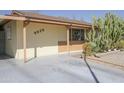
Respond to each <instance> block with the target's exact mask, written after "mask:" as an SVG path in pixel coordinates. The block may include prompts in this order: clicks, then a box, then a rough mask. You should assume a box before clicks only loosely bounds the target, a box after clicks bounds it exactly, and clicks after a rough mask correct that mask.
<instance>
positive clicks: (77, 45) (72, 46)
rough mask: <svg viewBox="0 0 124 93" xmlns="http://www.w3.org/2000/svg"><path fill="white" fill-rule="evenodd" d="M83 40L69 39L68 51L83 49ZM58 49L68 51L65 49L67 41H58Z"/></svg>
mask: <svg viewBox="0 0 124 93" xmlns="http://www.w3.org/2000/svg"><path fill="white" fill-rule="evenodd" d="M83 44H84V41H70V43H69V51H78V50H82V49H83ZM58 51H59V53H61V52H68V50H67V41H58Z"/></svg>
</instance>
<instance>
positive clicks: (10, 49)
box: [4, 21, 17, 57]
mask: <svg viewBox="0 0 124 93" xmlns="http://www.w3.org/2000/svg"><path fill="white" fill-rule="evenodd" d="M8 27H10V28H11V39H9V40H8V39H7V38H5V53H6V54H7V55H9V56H11V57H15V56H16V49H17V46H16V45H17V44H16V42H17V41H16V40H17V37H16V21H10V22H8V23H7V24H6V25H5V26H4V29H5V31H6V30H7V29H8Z"/></svg>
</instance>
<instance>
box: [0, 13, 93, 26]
mask: <svg viewBox="0 0 124 93" xmlns="http://www.w3.org/2000/svg"><path fill="white" fill-rule="evenodd" d="M0 20H1V21H0V24H5V22H7V21H10V20H19V21H28V22H37V23H46V24H56V25H65V26H72V27H80V28H82V27H84V28H91V25H85V24H77V23H69V22H59V21H52V20H45V19H35V18H26V17H19V16H3V15H0Z"/></svg>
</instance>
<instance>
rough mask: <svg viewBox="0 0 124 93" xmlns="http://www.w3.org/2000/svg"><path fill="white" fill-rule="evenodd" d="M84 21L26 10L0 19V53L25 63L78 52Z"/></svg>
mask: <svg viewBox="0 0 124 93" xmlns="http://www.w3.org/2000/svg"><path fill="white" fill-rule="evenodd" d="M89 29H91V24H90V23H87V22H85V21H78V20H73V19H67V18H63V17H53V16H47V15H41V14H37V13H31V12H26V11H12V13H11V14H10V15H4V16H2V15H1V16H0V43H1V44H0V53H5V54H7V55H9V56H11V57H14V58H16V59H23V60H24V62H26V61H27V60H29V59H31V58H35V57H39V56H46V55H53V54H61V53H67V52H73V51H81V50H82V44H83V42H84V39H85V33H86V31H88V30H89Z"/></svg>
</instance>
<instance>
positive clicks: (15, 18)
mask: <svg viewBox="0 0 124 93" xmlns="http://www.w3.org/2000/svg"><path fill="white" fill-rule="evenodd" d="M0 19H4V20H6V19H7V20H20V21H25V20H26V18H25V17H16V16H3V15H0Z"/></svg>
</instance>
